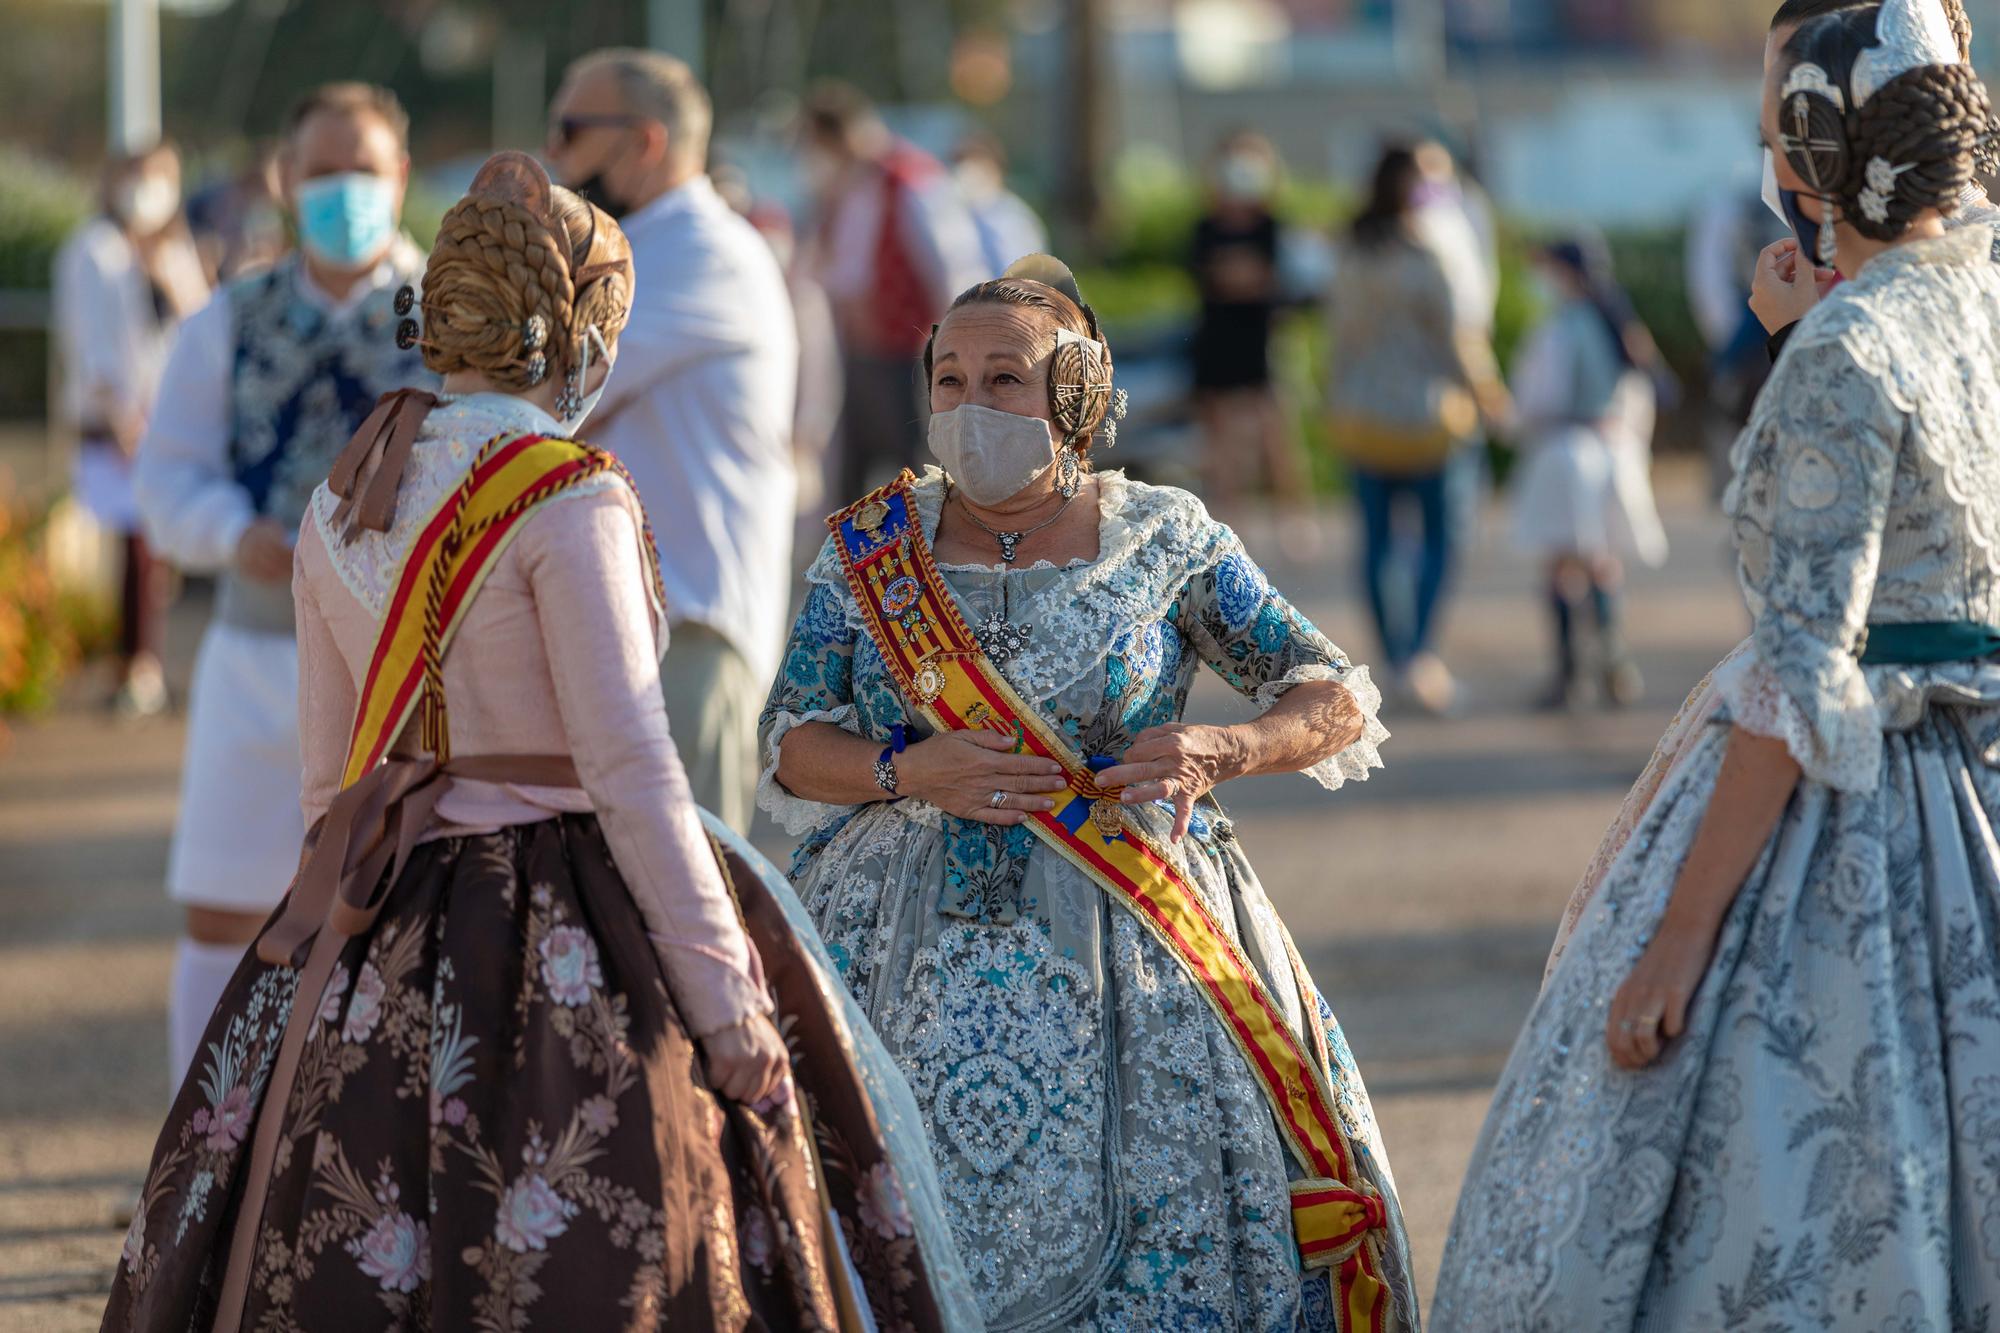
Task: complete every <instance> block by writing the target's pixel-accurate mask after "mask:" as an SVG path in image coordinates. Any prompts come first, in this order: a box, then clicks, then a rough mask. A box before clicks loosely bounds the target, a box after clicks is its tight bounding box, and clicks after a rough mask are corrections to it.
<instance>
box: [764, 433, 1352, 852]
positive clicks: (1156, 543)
mask: <svg viewBox="0 0 2000 1333" xmlns="http://www.w3.org/2000/svg"><path fill="white" fill-rule="evenodd" d="M1098 477H1099V481H1100V486H1101V490H1102V496H1101V499H1100V504H1099V508H1100V517H1099V520H1098V558H1097V559H1096V560H1095V561H1093V562H1078V561H1072V562H1071V563H1070V564H1069V565H1067V566H1066V567H1064V568H1063V569H1062V571H1061V572H1060V577H1057V578H1055V579H1052V580H1050V581H1049V582H1048V584H1047V585H1046V586H1045V587H1043V588H1042V589H1041V590H1040V591H1039V592H1038V593H1036V594H1035V595H1034V596H1033V597H1031V598H1030V599H1029V600H1028V601H1026V602H1024V603H1022V604H1020V605H1019V606H1017V607H1016V608H1015V615H1016V617H1017V618H1018V619H1020V620H1021V621H1023V622H1025V623H1028V624H1034V625H1061V626H1062V627H1063V631H1064V632H1063V633H1062V634H1061V635H1045V636H1038V637H1037V638H1036V639H1035V641H1034V642H1033V644H1032V645H1031V646H1030V648H1029V649H1027V650H1026V651H1024V652H1022V653H1020V654H1018V655H1016V656H1015V657H1013V658H1012V659H1010V660H1009V661H1008V662H1007V663H1006V664H1005V665H1004V666H1003V667H1002V670H1003V671H1004V673H1005V674H1006V676H1007V679H1008V681H1009V682H1010V683H1011V684H1012V685H1013V686H1014V688H1015V689H1016V690H1018V691H1019V692H1020V693H1021V695H1022V697H1023V698H1024V699H1025V700H1026V701H1027V702H1029V703H1031V704H1041V703H1045V702H1047V701H1048V700H1051V699H1053V698H1055V697H1056V696H1057V695H1059V694H1061V693H1062V692H1063V691H1065V690H1067V689H1069V688H1070V687H1071V686H1073V685H1075V684H1076V683H1077V682H1078V681H1079V680H1081V679H1083V678H1084V677H1085V676H1086V675H1088V674H1089V673H1091V672H1093V671H1095V670H1097V669H1099V668H1100V667H1101V666H1102V664H1103V662H1104V659H1105V658H1106V657H1107V656H1109V655H1110V653H1111V650H1112V647H1113V646H1114V645H1115V644H1116V643H1117V642H1118V641H1119V638H1120V636H1121V635H1122V634H1123V633H1124V632H1125V631H1126V630H1128V629H1130V628H1131V627H1132V626H1134V625H1143V624H1149V623H1152V622H1155V621H1159V620H1164V619H1166V617H1167V615H1168V613H1169V611H1170V610H1171V609H1172V606H1173V602H1174V599H1175V598H1176V597H1178V596H1179V595H1180V592H1181V590H1182V589H1183V588H1184V587H1185V586H1186V585H1187V581H1188V580H1189V579H1190V578H1192V577H1193V576H1194V575H1196V574H1197V573H1199V572H1201V571H1202V570H1204V569H1208V568H1210V567H1212V566H1213V565H1215V564H1216V563H1218V562H1219V561H1221V560H1222V559H1223V558H1224V557H1226V556H1228V555H1230V554H1233V553H1240V552H1241V551H1242V549H1243V547H1242V543H1241V541H1239V540H1238V538H1237V536H1236V534H1235V533H1234V532H1232V531H1231V530H1230V529H1229V528H1228V527H1226V526H1225V525H1223V524H1221V523H1218V522H1216V521H1215V520H1214V519H1213V518H1211V517H1209V514H1208V510H1207V509H1206V508H1204V507H1203V505H1202V503H1201V501H1200V500H1198V499H1196V498H1195V497H1194V496H1193V495H1190V494H1189V493H1188V492H1186V491H1183V490H1179V489H1177V488H1174V487H1170V486H1148V485H1146V484H1145V483H1143V482H1136V481H1132V480H1130V479H1128V478H1127V477H1126V476H1125V474H1124V473H1123V472H1101V473H1099V474H1098ZM944 492H945V488H944V473H943V472H942V471H940V470H939V469H938V468H935V467H931V468H926V469H925V471H924V475H923V476H922V477H920V478H919V479H918V481H917V484H916V486H915V487H914V488H913V490H912V492H911V500H912V503H913V505H914V507H915V510H916V513H917V518H918V521H919V523H920V524H921V525H922V527H923V532H924V537H925V539H926V540H935V539H936V537H937V529H938V519H939V516H940V514H941V513H942V511H943V508H944ZM1051 568H1052V566H1051ZM806 581H807V582H808V583H817V584H824V585H826V586H827V587H829V588H831V589H833V590H834V592H835V593H836V594H837V595H838V597H839V599H840V603H841V605H842V606H843V607H844V608H846V612H847V622H848V628H849V629H850V630H851V631H853V633H854V634H855V636H856V638H857V639H860V638H865V637H866V636H867V633H868V628H867V624H866V622H865V621H864V619H863V618H862V615H861V609H860V607H858V606H857V605H856V604H855V602H854V600H853V597H852V595H851V594H850V592H849V590H848V586H847V576H846V575H845V574H844V573H843V572H842V570H841V567H840V559H839V556H838V555H837V554H835V552H834V550H833V547H832V545H831V543H829V544H828V545H827V546H826V547H824V548H823V549H822V550H821V551H820V554H819V557H818V558H817V559H816V560H814V561H813V564H812V567H811V568H809V569H808V570H807V571H806ZM1343 660H1344V659H1343ZM1311 680H1332V681H1337V682H1339V683H1340V684H1342V685H1344V686H1346V687H1347V690H1348V692H1349V693H1350V694H1351V695H1353V697H1354V702H1355V706H1356V707H1357V708H1358V709H1359V710H1360V712H1361V716H1362V727H1363V729H1362V735H1361V738H1360V739H1359V740H1357V741H1356V742H1354V744H1352V745H1350V746H1348V747H1347V748H1346V749H1344V750H1342V751H1340V752H1339V753H1338V754H1334V755H1331V756H1329V757H1328V758H1326V759H1323V760H1321V761H1320V762H1319V763H1317V764H1314V765H1313V766H1312V767H1310V768H1307V769H1304V770H1302V776H1304V777H1307V778H1310V779H1312V780H1313V781H1314V782H1317V783H1318V784H1319V785H1320V786H1322V787H1324V788H1326V789H1327V790H1329V791H1333V790H1336V789H1338V788H1339V787H1341V786H1342V785H1344V784H1345V783H1348V782H1363V781H1366V780H1367V778H1368V774H1369V772H1370V771H1371V770H1374V769H1378V768H1381V767H1382V752H1381V745H1382V743H1383V742H1384V741H1386V740H1388V739H1389V731H1388V728H1386V727H1384V726H1383V725H1382V722H1381V711H1382V692H1381V690H1380V689H1378V688H1377V687H1376V685H1375V683H1374V682H1373V681H1372V680H1371V679H1370V678H1369V673H1368V668H1367V667H1365V666H1359V665H1352V664H1345V665H1338V666H1335V665H1328V664H1324V663H1313V664H1306V665H1301V666H1299V667H1296V668H1294V669H1293V670H1292V671H1290V672H1288V673H1286V675H1284V676H1283V677H1281V678H1280V679H1277V680H1271V681H1266V682H1264V683H1263V684H1261V685H1259V686H1258V687H1257V690H1256V694H1255V703H1256V707H1257V710H1258V712H1259V713H1260V714H1262V713H1265V712H1268V711H1270V709H1271V706H1272V705H1273V704H1275V703H1277V701H1278V700H1279V699H1280V698H1282V697H1283V696H1284V695H1285V693H1286V692H1287V691H1289V690H1290V689H1292V688H1293V687H1294V686H1297V685H1300V684H1303V683H1305V682H1306V681H1311ZM806 722H831V723H833V724H834V725H836V726H840V727H843V728H845V729H847V730H849V731H857V730H858V727H859V723H858V720H857V718H856V714H855V709H854V705H853V704H851V703H849V704H842V705H841V706H839V707H838V708H835V709H833V710H830V711H816V712H813V713H809V714H803V715H793V714H781V715H780V716H778V717H776V718H774V719H773V720H772V722H771V724H770V726H769V728H768V730H767V732H766V735H765V742H764V755H763V759H764V765H763V772H762V774H761V777H760V780H759V782H758V791H757V796H758V805H759V806H760V807H761V808H763V809H764V810H765V811H767V812H768V813H770V814H771V815H772V816H773V817H774V818H775V819H777V820H778V821H779V822H780V824H782V825H783V826H784V827H785V829H786V830H787V831H788V832H790V833H793V834H803V833H807V832H810V831H811V830H812V829H813V828H815V827H817V826H818V825H819V824H821V823H823V822H825V821H826V820H827V819H829V818H831V817H833V816H836V815H838V814H841V813H845V810H846V807H840V806H829V805H825V804H822V803H820V802H815V801H806V800H802V799H801V798H799V797H797V796H794V795H792V794H791V793H790V792H788V791H786V790H785V788H784V786H783V785H782V784H781V783H780V782H779V781H778V779H777V765H778V751H779V747H780V745H781V744H782V742H783V740H784V737H785V734H786V733H787V732H789V731H791V730H792V729H793V728H794V727H797V726H800V725H803V724H804V723H806ZM919 805H921V803H920V802H914V801H913V802H907V803H906V804H905V805H904V806H900V807H898V809H899V810H900V811H902V812H903V813H905V814H906V815H909V816H910V817H915V818H919V819H920V820H922V819H924V818H925V817H926V816H927V815H928V814H929V812H928V811H927V810H918V809H913V808H912V807H916V806H919Z"/></svg>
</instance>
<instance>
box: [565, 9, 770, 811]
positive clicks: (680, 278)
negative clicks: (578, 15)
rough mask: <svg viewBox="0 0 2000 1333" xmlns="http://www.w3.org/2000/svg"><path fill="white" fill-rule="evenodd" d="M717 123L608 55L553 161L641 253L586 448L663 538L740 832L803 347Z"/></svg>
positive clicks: (653, 58) (669, 582)
mask: <svg viewBox="0 0 2000 1333" xmlns="http://www.w3.org/2000/svg"><path fill="white" fill-rule="evenodd" d="M709 123H710V108H709V101H708V94H707V92H706V91H705V90H704V89H703V88H702V86H701V84H700V83H699V82H697V81H696V79H695V78H694V76H693V74H692V73H691V72H690V71H689V70H688V68H687V66H685V65H683V64H682V63H681V62H680V61H678V60H675V59H673V58H672V57H670V56H665V55H661V54H659V53H658V52H654V51H640V50H629V49H619V50H607V51H599V52H595V53H593V54H591V55H587V56H585V57H583V58H582V59H581V60H579V61H577V63H576V64H574V65H572V66H571V67H570V69H569V71H568V73H567V74H566V75H565V76H564V78H563V85H562V87H561V89H559V90H558V91H557V93H556V99H555V104H554V106H553V107H552V108H551V109H550V114H549V143H548V158H549V161H550V164H551V165H552V166H553V167H554V168H555V174H556V175H557V176H558V177H559V178H560V179H562V180H564V181H566V182H568V183H570V186H571V188H572V189H576V190H577V191H578V192H580V193H583V194H585V195H586V196H587V197H589V199H590V200H591V202H593V203H595V204H597V205H598V206H599V207H600V208H603V209H604V210H605V211H606V212H608V213H610V214H611V215H612V216H614V217H617V218H618V219H619V220H620V225H621V226H623V227H624V229H625V235H626V238H627V239H628V240H629V241H630V242H631V244H632V268H633V285H634V288H635V291H634V294H633V306H632V315H631V319H630V321H629V322H628V323H627V324H626V325H625V332H624V333H623V334H622V335H621V336H620V337H619V340H618V361H617V368H616V370H615V372H614V373H613V374H612V376H611V378H610V379H609V380H608V381H607V382H606V383H607V386H608V387H607V389H606V391H605V395H604V398H603V400H602V401H601V402H600V403H599V404H598V407H597V410H596V412H595V413H593V414H592V417H591V420H590V436H591V442H592V443H594V444H598V445H601V446H603V447H604V448H606V449H609V450H610V451H611V452H612V453H614V454H616V455H617V456H618V458H619V460H620V461H621V462H623V463H624V464H625V467H626V470H627V471H629V472H630V473H631V474H632V480H633V482H634V484H635V485H636V486H637V487H638V489H639V498H640V500H641V501H642V502H643V503H644V504H645V506H646V511H647V515H648V517H649V518H650V519H651V520H652V527H653V534H654V537H655V540H656V541H657V542H658V544H659V548H660V572H661V576H662V578H663V580H664V582H665V584H666V592H667V614H668V617H669V620H670V622H671V624H672V627H673V634H672V639H671V642H670V645H669V647H668V649H667V657H666V661H665V662H664V663H663V664H662V666H661V670H660V676H661V680H662V683H663V685H664V688H665V691H666V697H667V717H668V719H669V720H670V722H671V723H672V725H673V729H674V740H675V743H676V744H677V745H678V746H679V748H680V752H681V760H682V762H683V763H685V764H686V765H687V770H688V780H689V782H690V784H691V785H692V786H693V788H694V795H695V799H696V800H697V801H699V802H700V803H701V804H702V805H704V806H706V807H708V808H709V809H710V810H712V811H714V812H715V814H716V815H717V816H719V817H720V818H721V819H722V820H723V822H724V823H727V824H728V825H730V827H732V828H735V829H738V830H741V831H746V832H747V831H748V829H749V825H750V817H751V811H752V809H753V805H752V797H753V793H754V791H755V788H756V783H757V715H758V713H759V711H761V709H762V708H763V704H764V694H765V692H766V690H767V689H768V687H769V685H770V682H771V678H772V676H773V675H774V674H775V673H776V671H777V667H778V655H779V653H780V651H781V649H782V646H783V642H784V634H785V629H786V617H787V612H788V611H789V609H790V601H791V575H792V565H791V559H792V515H793V505H794V496H795V493H796V488H797V478H796V474H795V472H794V465H793V461H792V408H793V402H794V400H795V397H796V394H797V392H798V373H799V346H798V334H797V329H796V326H795V324H794V322H793V316H792V308H791V302H790V299H789V298H788V296H787V295H786V290H785V278H784V274H783V273H782V272H781V271H780V270H779V268H778V263H777V260H776V259H775V258H773V256H772V254H771V249H770V247H769V246H768V245H766V244H765V242H764V239H763V237H761V236H759V235H758V234H757V230H756V228H754V227H753V226H751V225H750V223H749V222H747V221H745V220H744V219H743V218H742V217H740V216H738V215H737V214H736V212H735V211H734V210H732V209H731V208H730V207H729V206H728V204H726V203H725V202H723V200H722V198H721V197H720V196H719V195H718V194H717V193H716V191H715V187H714V186H713V185H712V184H710V182H709V179H708V176H707V174H706V172H705V164H706V160H707V156H708V131H709Z"/></svg>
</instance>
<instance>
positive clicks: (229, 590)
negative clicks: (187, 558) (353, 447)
mask: <svg viewBox="0 0 2000 1333" xmlns="http://www.w3.org/2000/svg"><path fill="white" fill-rule="evenodd" d="M391 261H392V263H393V264H394V265H395V267H396V270H397V271H396V275H395V277H394V278H393V280H391V281H390V282H388V283H387V284H385V285H383V286H382V287H379V288H377V289H376V290H374V291H372V292H370V293H369V294H368V295H367V296H365V297H363V298H362V300H361V302H360V303H359V304H358V305H356V306H354V307H352V308H350V309H348V310H345V311H342V312H341V313H339V314H337V315H336V314H332V313H329V312H328V311H327V310H326V309H325V308H323V307H322V306H319V305H317V304H315V303H314V302H313V301H312V300H311V299H310V298H309V297H308V296H307V295H306V293H305V292H304V291H302V290H301V284H302V282H303V281H304V269H303V265H302V264H301V262H300V260H299V257H298V256H297V255H296V254H293V255H289V256H287V257H286V258H284V259H282V260H280V261H279V262H278V263H277V264H276V265H275V266H274V267H272V268H270V269H268V270H266V271H264V272H262V273H257V274H252V275H251V276H249V277H246V278H242V279H239V280H238V281H237V282H235V283H234V284H233V285H231V287H230V288H229V310H230V316H231V318H232V320H233V321H234V324H235V352H234V361H233V366H232V372H231V380H230V432H229V462H230V467H231V468H232V470H233V471H234V472H235V475H236V481H237V483H238V484H239V485H241V486H242V487H243V489H244V490H246V491H248V492H249V493H250V500H251V503H252V504H253V505H255V506H256V510H257V512H258V513H259V514H260V515H262V516H264V517H267V518H273V519H276V520H277V521H278V522H279V523H282V524H283V525H284V526H285V527H286V528H288V529H290V530H292V531H294V532H296V531H297V530H298V526H299V523H300V521H301V520H302V519H303V518H304V517H305V512H306V505H307V504H308V503H309V502H310V501H311V499H312V493H313V491H314V489H316V488H317V487H318V486H319V484H320V483H321V482H322V481H325V480H326V476H327V473H328V472H330V471H331V470H332V469H333V460H334V459H335V458H336V457H337V456H338V455H339V453H340V450H341V446H342V445H344V444H346V443H347V439H348V437H349V436H350V435H352V434H353V433H354V431H355V429H356V428H357V427H359V426H360V425H361V422H362V419H363V418H364V417H366V416H367V415H368V413H369V411H370V410H371V409H373V408H374V406H375V400H376V399H377V398H379V397H381V396H382V395H383V394H385V393H387V392H389V391H390V390H391V389H400V388H404V387H406V386H409V385H418V386H421V387H424V388H436V387H437V378H436V377H435V376H434V375H432V374H431V373H430V372H429V371H427V370H425V369H424V363H423V354H422V353H421V352H419V351H416V350H414V349H412V350H411V351H407V352H405V351H403V350H401V349H400V348H398V347H397V346H396V324H397V315H396V312H395V309H394V301H395V297H396V289H397V288H398V287H401V286H402V285H403V284H404V283H406V282H408V283H414V282H415V281H416V280H417V278H418V277H419V276H420V275H421V273H422V261H421V257H420V256H418V255H416V254H415V252H414V251H412V250H410V248H409V247H408V246H406V245H405V246H399V247H398V252H397V253H395V254H393V255H392V256H391ZM221 592H222V596H221V601H220V604H219V606H218V608H217V614H218V616H219V617H220V618H221V619H222V620H223V621H224V622H225V623H228V624H232V625H237V626H241V627H243V628H246V629H257V630H266V631H270V632H274V633H291V632H292V595H291V587H290V586H289V584H272V583H255V582H251V581H249V580H245V579H237V578H235V577H233V576H232V577H225V578H224V579H223V583H222V590H221Z"/></svg>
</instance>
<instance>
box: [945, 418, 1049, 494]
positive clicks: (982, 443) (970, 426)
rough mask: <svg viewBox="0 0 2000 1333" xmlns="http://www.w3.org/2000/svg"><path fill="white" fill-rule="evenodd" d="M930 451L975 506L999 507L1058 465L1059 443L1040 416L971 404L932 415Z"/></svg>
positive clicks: (953, 482) (954, 483)
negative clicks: (1003, 501) (1057, 446)
mask: <svg viewBox="0 0 2000 1333" xmlns="http://www.w3.org/2000/svg"><path fill="white" fill-rule="evenodd" d="M930 445H931V453H932V454H934V455H935V456H936V457H937V461H938V462H940V463H942V464H943V465H944V470H945V471H946V472H947V473H949V474H950V476H951V480H952V484H953V485H955V486H957V487H958V489H959V490H961V491H964V492H965V498H966V499H968V500H970V501H972V502H973V503H974V504H982V505H992V504H999V503H1000V502H1001V501H1002V500H1005V499H1007V498H1008V497H1010V496H1013V495H1018V494H1019V493H1020V492H1021V491H1023V490H1025V489H1026V488H1027V487H1028V486H1029V485H1030V484H1032V483H1033V482H1034V480H1035V479H1036V478H1037V477H1039V476H1041V475H1042V474H1043V473H1044V472H1047V471H1048V470H1049V469H1050V468H1052V467H1054V466H1055V461H1056V439H1055V436H1054V435H1053V434H1051V433H1050V431H1049V423H1048V422H1046V421H1044V420H1042V418H1040V417H1024V416H1017V415H1015V414H1014V413H1012V412H998V411H995V410H994V409H993V408H990V407H976V406H974V405H973V404H971V403H967V404H966V405H965V406H963V407H955V408H953V409H952V410H951V411H949V412H937V413H933V414H932V416H931V424H930Z"/></svg>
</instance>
